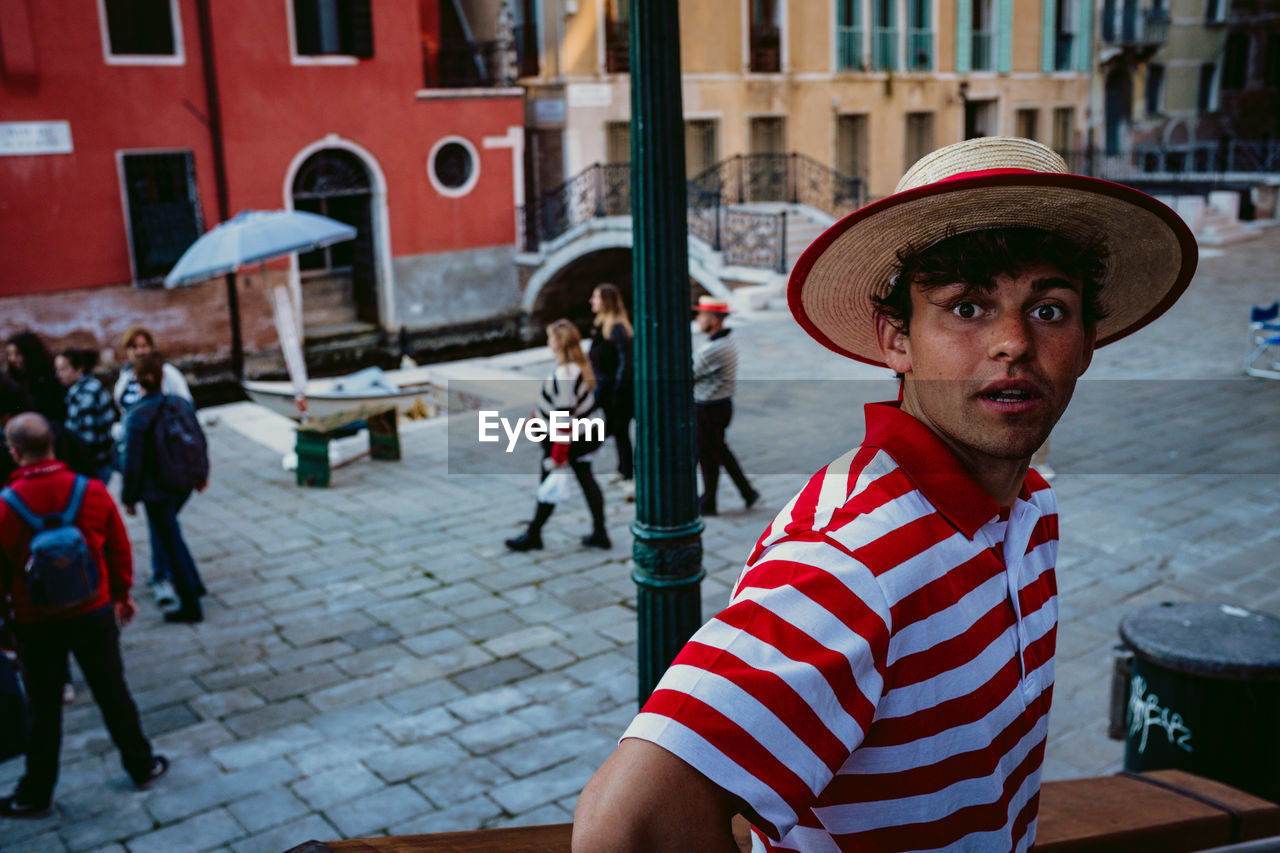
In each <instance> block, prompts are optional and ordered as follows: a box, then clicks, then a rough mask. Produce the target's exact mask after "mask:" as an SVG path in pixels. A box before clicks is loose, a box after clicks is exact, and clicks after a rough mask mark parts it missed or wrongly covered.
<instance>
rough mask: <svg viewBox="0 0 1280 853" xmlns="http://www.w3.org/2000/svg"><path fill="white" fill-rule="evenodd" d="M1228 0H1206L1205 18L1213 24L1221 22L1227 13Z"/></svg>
mask: <svg viewBox="0 0 1280 853" xmlns="http://www.w3.org/2000/svg"><path fill="white" fill-rule="evenodd" d="M1226 6H1227V0H1205V4H1204V19H1205V21H1207V22H1208V23H1211V24H1219V23H1222V21H1223V20H1224V19H1225V18H1226V15H1227V9H1226Z"/></svg>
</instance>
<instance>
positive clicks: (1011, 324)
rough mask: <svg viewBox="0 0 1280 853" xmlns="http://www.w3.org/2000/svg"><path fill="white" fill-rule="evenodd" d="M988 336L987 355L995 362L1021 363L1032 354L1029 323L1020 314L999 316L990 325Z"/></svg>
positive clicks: (1016, 312)
mask: <svg viewBox="0 0 1280 853" xmlns="http://www.w3.org/2000/svg"><path fill="white" fill-rule="evenodd" d="M990 334H991V337H990V342H989V346H988V354H989V355H990V357H991V358H993V359H995V360H996V361H1021V360H1022V359H1024V358H1026V357H1028V356H1029V355H1031V353H1032V350H1033V339H1032V334H1031V325H1030V321H1029V320H1028V318H1027V317H1026V316H1024V315H1023V314H1022V313H1021V312H1018V311H1011V312H1005V313H1003V314H1001V315H1000V318H999V319H998V320H996V322H995V323H993V324H992V325H991V329H990Z"/></svg>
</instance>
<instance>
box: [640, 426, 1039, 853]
mask: <svg viewBox="0 0 1280 853" xmlns="http://www.w3.org/2000/svg"><path fill="white" fill-rule="evenodd" d="M866 419H867V434H866V440H865V441H864V443H863V445H862V446H861V447H860V448H858V449H857V450H855V451H852V452H850V453H848V454H846V455H845V456H842V457H841V458H840V459H837V460H836V461H835V462H832V463H831V464H830V465H828V466H827V467H826V468H824V469H822V470H821V471H819V472H818V473H817V474H815V475H814V476H813V477H812V478H811V479H810V480H809V483H808V485H806V486H805V487H804V489H802V490H801V491H800V493H799V494H798V495H796V497H795V498H793V499H792V501H791V502H790V503H789V504H788V505H787V506H786V507H785V508H784V509H783V510H782V512H781V513H779V514H778V517H777V518H776V519H774V521H773V523H772V524H771V525H770V526H769V528H768V529H767V530H766V531H765V532H764V534H763V535H762V536H761V537H760V540H759V542H758V543H757V545H756V547H755V550H754V551H753V552H752V554H751V557H750V559H749V560H748V561H747V564H746V568H745V569H744V570H743V573H742V576H741V577H740V578H739V580H738V583H737V586H736V588H735V589H734V591H733V596H732V598H731V601H730V604H729V607H728V608H726V609H725V610H724V611H722V612H721V613H720V614H719V615H718V616H716V617H715V618H714V619H712V620H711V621H710V622H708V623H707V624H706V625H704V626H703V627H702V628H701V629H700V630H699V631H698V632H697V633H696V634H695V635H694V636H693V638H692V639H691V640H690V641H689V643H688V645H686V646H685V648H684V649H683V650H682V651H681V652H680V654H679V656H678V657H677V658H676V660H675V662H674V663H673V664H672V666H671V668H670V669H669V670H668V671H667V673H666V674H665V675H664V676H663V678H662V681H661V682H660V683H659V684H658V687H657V689H656V690H655V691H654V693H653V695H652V696H651V697H650V698H649V701H648V702H647V703H646V704H645V706H644V708H643V709H642V710H641V712H640V714H639V715H638V716H637V717H636V719H635V720H634V722H632V724H631V726H630V727H629V728H628V729H627V731H626V733H625V734H624V735H623V737H624V738H626V737H638V738H643V739H645V740H649V741H652V742H653V743H656V744H658V745H659V746H662V747H663V748H665V749H666V750H668V751H669V752H671V753H673V754H675V755H677V756H679V757H680V758H681V759H683V760H684V761H686V762H687V763H689V764H690V765H692V766H693V767H695V768H697V769H698V770H699V771H700V772H701V773H703V774H704V775H705V776H706V777H707V778H709V779H710V780H711V781H713V782H715V783H716V784H718V785H720V786H721V787H722V788H724V789H725V790H727V791H729V792H731V793H733V794H735V795H736V796H738V797H739V798H741V800H742V801H743V802H744V804H745V811H746V814H747V816H748V817H749V818H750V819H751V820H752V823H754V824H756V825H758V826H760V827H762V828H767V827H769V826H771V827H773V828H774V829H775V830H776V831H777V833H779V834H780V840H768V839H765V838H764V837H763V833H762V832H760V831H757V833H756V834H757V836H758V837H759V840H761V841H763V842H764V846H765V848H766V849H768V850H804V851H810V853H816V852H817V851H839V850H859V851H861V850H936V849H943V848H947V849H967V850H982V851H988V850H1026V849H1027V848H1029V847H1030V846H1031V844H1032V842H1033V841H1034V840H1035V821H1036V811H1037V807H1038V804H1039V791H1040V766H1041V763H1042V762H1043V759H1044V747H1045V738H1046V734H1047V731H1048V721H1049V717H1048V715H1049V702H1050V698H1051V696H1052V693H1053V655H1054V637H1055V634H1056V631H1057V623H1058V600H1057V587H1056V582H1055V579H1054V571H1053V566H1054V563H1055V561H1056V559H1057V551H1058V515H1057V504H1056V502H1055V501H1054V498H1053V492H1052V491H1051V490H1050V489H1049V487H1048V485H1047V484H1046V483H1045V482H1044V480H1043V479H1042V478H1041V477H1040V476H1039V475H1038V474H1036V473H1035V472H1034V471H1031V472H1029V473H1028V475H1027V479H1026V482H1025V483H1024V485H1023V489H1022V492H1021V494H1020V495H1019V497H1018V499H1017V500H1016V501H1015V502H1014V505H1013V506H1012V507H1009V508H1005V509H1002V508H1001V507H1000V506H998V505H997V503H996V501H995V500H994V499H992V498H991V497H990V496H989V495H988V494H987V493H986V492H984V491H983V490H982V489H981V488H980V487H979V486H978V484H977V483H975V482H974V481H973V479H972V478H970V477H969V476H968V474H967V473H965V471H964V469H963V468H962V467H961V465H960V462H959V461H958V460H957V459H956V457H955V456H954V455H953V454H952V453H951V452H950V451H949V450H948V449H947V448H946V447H945V445H943V444H942V442H941V441H940V440H939V439H938V438H937V437H936V436H935V435H934V434H933V433H932V432H931V431H930V430H929V429H928V428H927V427H926V426H924V425H923V424H921V423H920V422H919V421H917V420H916V419H915V418H913V417H911V416H910V415H907V414H905V413H903V412H901V411H900V410H899V409H898V408H897V405H896V404H892V403H889V404H885V403H876V404H872V405H869V406H867V407H866Z"/></svg>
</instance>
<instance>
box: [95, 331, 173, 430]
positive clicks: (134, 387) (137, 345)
mask: <svg viewBox="0 0 1280 853" xmlns="http://www.w3.org/2000/svg"><path fill="white" fill-rule="evenodd" d="M120 344H121V348H122V349H124V356H125V365H124V367H122V368H121V369H120V375H119V376H118V377H116V384H115V387H114V388H113V389H112V392H111V393H112V396H113V397H114V398H115V401H116V405H117V406H119V407H120V411H121V412H125V413H128V411H129V409H131V408H133V406H134V405H135V404H136V403H137V402H138V401H139V400H141V399H142V396H143V394H144V393H145V392H144V391H143V389H142V385H141V384H140V383H139V382H138V375H137V372H136V370H135V366H136V364H137V361H138V359H140V358H145V357H147V356H149V355H155V354H156V339H155V336H154V335H153V334H151V330H150V329H148V328H147V327H146V326H130V327H129V328H128V329H126V330H125V333H124V335H123V337H122V338H121V339H120ZM163 370H164V377H163V381H162V382H161V385H160V390H161V391H162V392H163V393H165V394H173V395H175V396H178V397H182V398H183V399H185V400H186V401H187V402H189V403H193V402H194V401H193V399H192V397H191V389H190V388H189V387H188V386H187V380H186V377H184V376H183V375H182V371H181V370H179V369H178V368H176V367H174V366H173V365H172V364H169V363H168V362H165V363H164V364H163Z"/></svg>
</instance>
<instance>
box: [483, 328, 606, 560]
mask: <svg viewBox="0 0 1280 853" xmlns="http://www.w3.org/2000/svg"><path fill="white" fill-rule="evenodd" d="M547 347H548V348H549V349H550V350H551V352H552V354H553V355H555V357H556V366H555V369H553V370H552V371H551V375H550V376H548V377H547V378H546V380H545V381H544V382H543V383H542V393H541V394H540V395H539V399H538V411H537V415H538V417H540V418H542V419H543V421H545V422H548V423H549V422H550V421H551V418H552V413H553V412H567V413H568V416H569V417H570V418H574V419H576V418H585V417H587V415H589V414H590V413H591V410H592V408H594V406H595V400H594V396H593V392H594V391H595V387H596V377H595V372H594V371H593V370H592V369H591V362H589V361H588V360H587V356H586V354H585V353H583V351H582V336H581V335H579V334H578V330H577V328H575V327H574V325H573V324H572V323H570V322H569V321H568V320H556V321H555V322H554V323H552V324H551V325H550V326H547ZM562 418H563V416H562ZM570 438H571V436H552V437H551V438H550V439H549V440H547V441H544V442H542V462H541V465H540V467H539V473H540V478H539V482H541V481H542V480H545V479H546V478H547V477H548V476H549V475H550V473H551V470H552V469H553V468H559V467H562V466H565V465H567V466H568V467H569V469H570V470H571V471H573V475H574V476H575V477H577V479H578V485H580V486H581V487H582V493H583V495H585V496H586V499H587V508H588V509H590V510H591V533H590V534H588V535H587V536H583V537H582V544H583V545H586V546H587V547H589V548H609V547H611V545H612V543H611V542H610V541H609V534H608V533H606V532H605V529H604V495H603V494H601V492H600V486H599V484H598V483H596V479H595V477H593V476H592V475H591V454H592V453H594V452H595V450H596V449H597V448H598V447H599V446H600V444H601V442H600V440H599V439H597V438H594V437H590V436H588V435H580V436H579V437H578V438H577V439H576V440H572V441H570V440H569V439H570ZM555 508H556V505H555V504H554V503H549V502H546V501H542V500H539V501H538V504H537V508H536V509H535V511H534V516H533V520H532V521H530V522H529V526H528V527H527V528H526V529H525V532H524V533H523V534H521V535H520V536H517V537H515V538H514V539H508V540H506V545H507V547H508V548H510V549H511V550H512V551H532V550H534V549H536V548H541V547H542V526H543V525H544V524H546V523H547V519H548V518H550V517H551V513H552V512H554V511H555Z"/></svg>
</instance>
